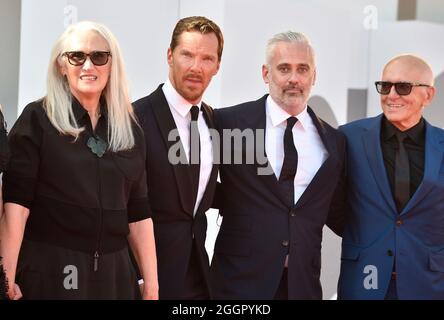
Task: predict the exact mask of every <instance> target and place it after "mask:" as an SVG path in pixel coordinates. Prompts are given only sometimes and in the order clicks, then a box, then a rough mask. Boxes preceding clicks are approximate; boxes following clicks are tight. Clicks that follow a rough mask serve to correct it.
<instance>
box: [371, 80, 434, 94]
mask: <svg viewBox="0 0 444 320" xmlns="http://www.w3.org/2000/svg"><path fill="white" fill-rule="evenodd" d="M375 86H376V91H378V93H379V94H383V95H387V94H389V93H390V90H392V86H395V90H396V93H398V94H399V95H400V96H408V95H409V94H410V92H412V89H413V87H430V86H429V85H428V84H423V83H410V82H389V81H376V82H375Z"/></svg>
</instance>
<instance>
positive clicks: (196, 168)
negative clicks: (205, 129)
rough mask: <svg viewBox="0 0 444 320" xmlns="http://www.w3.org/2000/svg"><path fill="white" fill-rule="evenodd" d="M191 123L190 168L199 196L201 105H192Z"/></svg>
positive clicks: (195, 190)
mask: <svg viewBox="0 0 444 320" xmlns="http://www.w3.org/2000/svg"><path fill="white" fill-rule="evenodd" d="M190 112H191V123H190V156H189V163H190V170H191V180H192V183H193V186H192V187H193V190H194V193H195V195H196V197H197V192H198V189H199V174H200V136H199V128H198V126H197V119H198V117H199V107H198V106H192V107H191V110H190Z"/></svg>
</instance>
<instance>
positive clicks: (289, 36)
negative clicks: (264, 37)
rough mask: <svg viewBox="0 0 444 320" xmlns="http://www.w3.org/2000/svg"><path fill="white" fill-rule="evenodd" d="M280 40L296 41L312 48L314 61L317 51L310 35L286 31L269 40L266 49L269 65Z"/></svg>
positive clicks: (266, 59) (266, 61)
mask: <svg viewBox="0 0 444 320" xmlns="http://www.w3.org/2000/svg"><path fill="white" fill-rule="evenodd" d="M279 42H295V43H300V44H305V45H307V47H308V48H309V50H310V53H311V55H312V57H313V61H314V60H315V52H314V49H313V47H312V45H311V42H310V40H309V39H308V37H307V36H305V35H304V34H303V33H301V32H295V31H286V32H281V33H278V34H275V35H274V36H273V37H272V38H271V39H270V40H268V43H267V47H266V49H265V63H266V64H267V65H270V62H271V58H272V56H273V50H274V47H275V45H276V44H277V43H279Z"/></svg>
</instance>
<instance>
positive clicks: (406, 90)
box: [395, 82, 412, 96]
mask: <svg viewBox="0 0 444 320" xmlns="http://www.w3.org/2000/svg"><path fill="white" fill-rule="evenodd" d="M395 89H396V92H397V93H398V94H399V95H400V96H406V95H408V94H410V92H412V84H411V83H405V82H398V83H396V84H395Z"/></svg>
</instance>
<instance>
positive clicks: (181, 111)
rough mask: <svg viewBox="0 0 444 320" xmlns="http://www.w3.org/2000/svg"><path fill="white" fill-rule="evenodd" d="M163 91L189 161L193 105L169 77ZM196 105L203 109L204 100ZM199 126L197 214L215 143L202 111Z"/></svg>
mask: <svg viewBox="0 0 444 320" xmlns="http://www.w3.org/2000/svg"><path fill="white" fill-rule="evenodd" d="M162 91H163V93H164V95H165V97H166V100H167V101H168V105H169V107H170V110H171V113H172V115H173V118H174V122H175V123H176V127H177V129H178V131H179V136H180V141H181V142H182V145H183V148H184V150H185V155H186V157H187V160H188V163H189V162H190V160H189V154H190V123H191V113H190V110H191V107H192V106H193V105H192V104H191V103H189V102H188V101H187V100H185V99H184V98H183V97H182V96H181V95H180V94H179V93H178V92H177V91H176V89H174V87H173V85H172V84H171V82H170V80H169V79H168V80H167V81H166V82H165V84H164V85H163V86H162ZM196 105H197V106H198V107H199V110H200V111H202V110H201V106H202V102H199V103H198V104H196ZM197 127H198V128H199V137H200V173H199V189H198V191H197V199H196V203H195V204H194V212H193V213H194V214H196V212H197V209H198V208H199V204H200V202H201V201H202V198H203V195H204V193H205V190H206V188H207V184H208V181H209V180H210V175H211V170H212V169H213V145H212V143H211V138H210V131H209V129H208V125H207V123H206V122H205V119H204V116H203V114H202V112H200V113H199V118H198V120H197ZM186 187H188V186H186ZM190 187H191V186H190Z"/></svg>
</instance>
